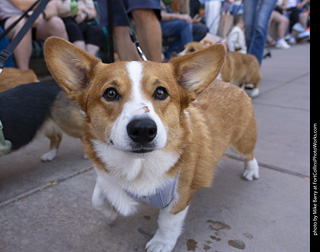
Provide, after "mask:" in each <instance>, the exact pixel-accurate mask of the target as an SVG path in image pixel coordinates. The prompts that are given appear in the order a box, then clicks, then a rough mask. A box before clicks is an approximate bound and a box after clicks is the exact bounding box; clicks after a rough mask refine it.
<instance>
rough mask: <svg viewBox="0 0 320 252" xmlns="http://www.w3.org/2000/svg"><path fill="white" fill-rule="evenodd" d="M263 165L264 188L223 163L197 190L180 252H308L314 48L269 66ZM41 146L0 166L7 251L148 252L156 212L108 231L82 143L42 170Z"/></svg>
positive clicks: (260, 105) (0, 214) (146, 210)
mask: <svg viewBox="0 0 320 252" xmlns="http://www.w3.org/2000/svg"><path fill="white" fill-rule="evenodd" d="M261 71H262V75H263V78H262V81H261V84H260V96H259V97H257V98H255V99H254V100H253V104H254V108H255V114H256V117H257V122H258V134H259V137H258V142H257V147H256V158H257V160H258V162H259V164H260V179H259V180H256V181H251V182H249V181H245V180H242V179H241V174H242V170H243V165H244V164H243V162H242V161H240V160H239V159H238V157H237V156H236V155H235V154H234V153H231V152H230V153H228V154H230V158H223V159H222V160H221V161H220V163H219V166H218V168H217V175H216V178H215V181H214V185H213V187H212V188H210V189H202V190H199V191H198V192H197V193H196V195H195V197H194V199H193V201H192V203H191V207H190V209H189V212H188V215H187V218H186V221H185V225H184V233H183V234H182V235H181V237H180V238H179V240H178V242H177V245H176V248H175V251H177V252H184V251H211V252H236V251H245V252H306V251H310V217H309V216H310V204H309V202H310V195H309V189H310V179H309V176H310V154H309V152H310V150H309V146H310V128H309V124H310V105H309V104H310V44H303V45H296V46H293V47H292V48H290V49H287V50H272V57H271V58H268V59H266V60H264V61H263V64H262V69H261ZM48 145H49V143H48V140H47V139H45V138H40V139H39V140H37V141H35V142H34V143H32V144H30V145H29V146H27V147H26V148H24V149H22V150H20V151H18V152H15V153H12V154H10V155H8V156H5V157H3V158H1V159H0V251H1V252H16V251H23V252H56V251H61V252H64V251H79V252H89V251H90V252H100V251H101V252H102V251H108V252H115V251H117V252H120V251H121V252H131V251H144V246H145V244H146V242H147V241H148V240H149V239H151V238H152V236H153V234H154V232H155V231H156V228H157V213H158V211H156V210H154V209H152V208H150V207H146V206H142V207H141V210H140V211H139V212H138V213H137V214H136V215H134V216H131V217H127V218H125V217H121V216H120V217H118V218H117V220H116V221H115V223H114V224H112V225H111V226H108V225H107V224H106V222H105V221H104V218H103V216H102V215H101V214H100V213H98V212H96V211H95V210H94V209H93V208H92V206H91V195H92V191H93V188H94V184H95V172H94V170H93V169H92V165H91V164H90V162H89V161H88V160H85V159H83V150H82V148H81V143H80V141H79V140H76V139H72V138H70V137H67V136H64V139H63V141H62V145H61V149H60V151H59V153H58V156H57V158H56V159H55V160H54V161H52V162H50V163H41V161H40V156H41V155H42V154H43V153H44V152H45V151H46V150H47V148H48V147H49V146H48Z"/></svg>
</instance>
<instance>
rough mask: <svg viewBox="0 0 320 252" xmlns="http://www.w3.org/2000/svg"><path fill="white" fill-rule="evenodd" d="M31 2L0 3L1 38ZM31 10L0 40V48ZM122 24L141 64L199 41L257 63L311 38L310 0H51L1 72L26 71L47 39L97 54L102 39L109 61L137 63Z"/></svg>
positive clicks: (162, 59)
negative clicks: (269, 50) (271, 50)
mask: <svg viewBox="0 0 320 252" xmlns="http://www.w3.org/2000/svg"><path fill="white" fill-rule="evenodd" d="M34 2H35V0H24V1H21V0H0V34H1V33H2V32H3V31H4V30H6V29H7V28H8V27H9V26H10V25H11V24H12V23H14V22H15V21H16V20H17V19H18V18H19V17H20V16H21V15H22V13H24V12H25V11H26V10H27V9H28V8H29V7H30V6H31V5H32V4H33V3H34ZM120 2H122V3H123V5H122V4H120ZM108 8H112V10H111V9H108ZM32 12H33V10H31V11H29V13H28V15H27V16H26V17H25V18H23V19H22V20H21V21H20V22H19V23H18V24H17V25H15V27H14V28H13V29H12V30H11V31H10V32H9V33H8V34H7V36H6V37H5V38H4V39H3V40H2V41H0V50H2V49H5V48H6V46H7V45H8V43H10V41H11V40H12V39H13V38H14V37H15V36H16V34H17V33H18V32H19V30H20V29H21V27H22V26H23V25H24V23H25V22H26V20H27V18H28V16H30V15H31V14H32ZM125 14H126V15H125ZM110 21H111V22H112V24H111V26H110V24H109V22H110ZM129 24H130V26H131V25H132V26H133V27H134V30H135V33H136V35H137V38H138V40H139V43H140V45H141V48H142V50H143V52H144V54H145V55H146V57H147V59H148V60H152V61H156V62H166V61H168V60H169V59H170V58H171V57H174V56H175V55H176V54H177V53H179V52H180V51H182V50H183V47H184V45H185V44H187V43H189V42H192V41H198V42H202V43H209V44H212V43H216V42H220V43H225V45H226V46H227V48H228V50H230V51H239V52H241V53H250V54H253V55H255V56H256V57H257V59H258V61H259V63H260V64H261V62H262V59H263V57H264V50H265V48H266V47H275V48H278V49H288V48H290V47H291V46H292V45H294V44H296V43H299V42H304V41H308V40H310V0H278V1H277V0H144V1H141V0H121V1H119V0H97V1H93V0H51V1H49V3H48V5H47V6H46V8H45V9H44V11H43V12H42V14H41V15H40V16H39V17H38V18H37V20H36V21H35V22H34V24H33V26H32V29H30V30H29V31H28V32H27V34H26V35H25V36H24V38H23V39H22V40H21V42H20V43H19V45H18V46H17V48H16V49H15V51H14V59H11V60H9V61H8V63H7V66H11V67H12V66H15V67H17V68H20V69H22V70H25V69H29V61H30V57H31V54H32V41H34V40H42V41H43V40H45V39H46V38H48V37H50V36H58V37H61V38H64V39H66V40H69V41H70V42H71V43H73V44H75V45H76V46H78V47H79V48H81V49H83V50H85V51H87V52H88V53H90V54H92V55H94V56H100V55H99V52H100V51H101V49H102V48H103V47H104V44H105V43H106V41H107V39H106V37H107V34H109V35H112V38H113V41H114V50H115V53H114V56H115V57H114V59H115V60H141V59H140V56H139V54H138V52H137V50H136V47H135V44H134V43H132V41H131V38H130V36H129V29H130V26H129ZM110 27H112V30H111V31H109V32H108V28H109V30H110Z"/></svg>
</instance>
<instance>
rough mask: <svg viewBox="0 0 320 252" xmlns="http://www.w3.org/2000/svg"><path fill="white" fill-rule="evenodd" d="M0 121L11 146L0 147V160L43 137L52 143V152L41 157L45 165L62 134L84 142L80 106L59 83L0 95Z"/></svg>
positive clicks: (27, 86) (30, 85)
mask: <svg viewBox="0 0 320 252" xmlns="http://www.w3.org/2000/svg"><path fill="white" fill-rule="evenodd" d="M0 121H1V122H2V125H3V134H4V137H5V139H6V140H7V141H10V143H11V145H12V147H11V148H10V147H7V148H6V149H5V147H6V146H2V145H1V144H0V157H1V156H3V155H4V154H9V152H13V151H16V150H18V149H20V148H21V147H23V146H26V145H27V144H28V143H30V142H32V141H33V140H34V139H36V137H37V136H39V135H40V134H44V135H45V136H46V137H48V138H49V140H50V149H49V151H48V152H47V153H45V154H43V155H42V156H41V160H42V161H44V162H45V161H51V160H53V159H54V158H55V156H56V154H57V151H58V149H59V145H60V142H61V140H62V133H63V132H64V133H66V134H68V135H70V136H72V137H75V138H80V139H81V137H82V127H83V121H84V119H83V113H81V111H80V108H79V106H78V104H77V103H76V102H75V101H72V100H69V99H68V98H67V96H66V94H65V92H63V91H62V90H61V88H60V87H59V86H58V85H57V84H56V83H47V82H35V83H28V84H22V85H19V86H16V87H14V88H12V89H9V90H7V91H4V92H2V93H0Z"/></svg>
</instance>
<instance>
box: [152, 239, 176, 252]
mask: <svg viewBox="0 0 320 252" xmlns="http://www.w3.org/2000/svg"><path fill="white" fill-rule="evenodd" d="M173 248H174V245H173V246H172V245H170V244H166V243H165V242H162V241H157V240H155V239H154V238H153V239H151V240H150V241H149V242H148V243H147V245H146V249H147V252H171V251H172V250H173Z"/></svg>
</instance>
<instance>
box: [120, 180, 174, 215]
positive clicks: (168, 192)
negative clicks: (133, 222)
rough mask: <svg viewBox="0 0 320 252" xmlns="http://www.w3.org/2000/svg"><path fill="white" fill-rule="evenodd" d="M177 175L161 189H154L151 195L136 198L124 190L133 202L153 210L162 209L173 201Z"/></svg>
mask: <svg viewBox="0 0 320 252" xmlns="http://www.w3.org/2000/svg"><path fill="white" fill-rule="evenodd" d="M178 178H179V174H178V175H177V176H176V177H175V178H174V179H173V180H171V181H170V182H168V183H166V184H165V185H164V186H163V187H161V188H158V189H156V192H155V193H154V194H152V195H146V196H137V195H134V194H133V193H131V192H129V191H127V190H125V192H126V193H127V194H128V195H129V196H130V197H131V198H132V199H133V200H135V201H137V202H139V203H141V204H147V205H151V206H153V207H154V208H157V209H162V208H165V207H166V206H168V205H169V204H170V202H171V201H172V200H173V197H174V192H175V190H176V185H177V181H178Z"/></svg>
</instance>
